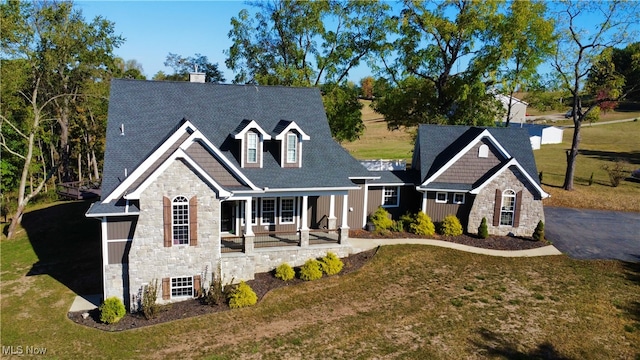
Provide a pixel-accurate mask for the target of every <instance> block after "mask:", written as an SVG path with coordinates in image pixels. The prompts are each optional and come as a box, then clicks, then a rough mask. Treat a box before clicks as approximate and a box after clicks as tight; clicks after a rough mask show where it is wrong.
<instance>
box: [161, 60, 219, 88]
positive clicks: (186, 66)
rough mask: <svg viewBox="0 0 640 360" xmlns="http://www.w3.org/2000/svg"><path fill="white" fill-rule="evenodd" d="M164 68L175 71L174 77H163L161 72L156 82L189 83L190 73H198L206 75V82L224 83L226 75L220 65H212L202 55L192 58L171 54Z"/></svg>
mask: <svg viewBox="0 0 640 360" xmlns="http://www.w3.org/2000/svg"><path fill="white" fill-rule="evenodd" d="M164 66H168V67H170V68H172V69H173V74H172V75H165V76H164V77H162V76H161V75H160V72H159V73H158V74H156V76H155V77H154V80H173V81H189V73H192V72H194V71H198V72H201V73H204V74H205V81H206V82H213V83H223V82H225V79H224V75H222V73H221V72H220V70H219V69H218V64H212V63H210V62H209V59H208V58H207V57H206V56H204V55H200V54H195V55H194V56H192V57H186V58H185V57H182V56H180V55H178V54H173V53H169V55H167V60H166V61H165V62H164Z"/></svg>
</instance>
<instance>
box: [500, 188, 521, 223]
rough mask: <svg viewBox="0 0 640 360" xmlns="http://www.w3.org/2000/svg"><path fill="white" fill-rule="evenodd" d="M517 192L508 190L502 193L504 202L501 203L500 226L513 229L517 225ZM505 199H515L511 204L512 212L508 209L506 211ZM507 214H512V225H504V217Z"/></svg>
mask: <svg viewBox="0 0 640 360" xmlns="http://www.w3.org/2000/svg"><path fill="white" fill-rule="evenodd" d="M516 195H517V194H516V192H515V191H514V190H511V189H507V190H505V191H503V192H502V200H501V202H500V222H499V224H498V225H499V226H509V227H513V226H514V224H515V219H516V206H517V204H516ZM505 199H513V201H512V202H511V205H512V208H511V210H509V209H507V210H505V207H504V203H505ZM506 214H511V221H510V223H503V221H502V220H503V215H506Z"/></svg>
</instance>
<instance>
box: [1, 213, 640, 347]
mask: <svg viewBox="0 0 640 360" xmlns="http://www.w3.org/2000/svg"><path fill="white" fill-rule="evenodd" d="M86 206H87V205H86V204H84V203H81V202H69V203H59V204H55V205H53V206H51V207H49V208H43V209H39V210H35V211H31V212H30V213H28V214H27V215H25V216H26V220H27V224H26V226H27V228H26V232H23V233H22V235H21V236H20V238H19V239H16V240H12V241H2V243H0V247H1V248H0V250H1V260H2V264H1V274H0V276H1V280H2V282H1V285H0V290H1V294H2V297H1V301H2V320H1V321H2V323H1V325H2V335H1V343H2V346H3V349H5V350H4V351H5V353H4V354H3V356H2V357H3V358H7V357H9V356H7V353H6V352H7V351H9V348H8V347H9V346H13V347H14V348H13V349H14V350H15V349H18V347H19V346H21V347H22V350H23V351H26V350H27V349H31V351H34V350H33V349H34V348H28V347H35V349H39V351H42V349H46V355H48V356H50V357H53V358H61V359H85V358H92V359H100V358H112V359H115V358H118V359H125V358H126V359H134V358H151V359H165V358H181V359H189V358H198V359H203V358H204V359H258V358H261V359H282V358H294V359H296V358H300V359H301V358H304V359H314V358H316V359H320V358H321V359H344V358H355V359H369V358H389V359H395V358H402V359H460V358H466V359H481V358H509V359H513V358H518V359H528V358H547V359H567V358H576V359H577V358H580V359H610V358H624V359H631V358H634V357H637V356H640V302H639V300H638V299H640V267H639V264H630V263H623V262H618V261H578V260H571V259H569V258H567V257H565V256H553V257H544V258H495V257H489V256H483V255H474V254H469V253H463V252H458V251H455V250H449V249H442V248H435V247H429V246H419V245H405V246H392V247H383V248H381V249H380V250H379V251H378V253H377V254H376V256H375V257H374V258H373V260H371V261H370V262H369V263H367V264H366V265H365V266H364V267H363V268H362V269H360V270H359V271H357V272H354V273H351V274H348V275H343V276H340V275H338V276H334V277H331V278H325V279H322V280H318V281H314V282H309V283H304V284H302V285H298V286H294V287H286V288H281V289H278V290H275V291H273V292H271V293H269V294H268V295H267V296H266V297H265V298H264V299H263V300H262V301H261V302H259V303H258V304H257V305H256V306H254V307H252V308H246V309H242V310H232V311H228V312H223V313H214V314H209V315H204V316H200V317H195V318H189V319H183V320H178V321H174V322H171V323H166V324H161V325H154V326H149V327H142V328H139V329H136V330H129V331H123V332H108V331H101V330H96V329H92V328H86V327H83V326H81V325H78V324H76V323H74V322H72V321H70V320H69V319H67V317H66V312H67V311H68V309H69V306H70V305H71V302H72V301H73V298H74V297H75V294H76V292H78V291H82V289H83V288H85V289H86V286H91V285H88V284H83V279H86V278H88V277H91V276H93V275H92V274H95V273H97V272H99V265H98V264H99V263H100V261H99V240H98V238H97V236H98V233H99V232H98V231H97V222H96V221H95V220H91V219H83V218H82V217H81V215H82V212H83V211H84V210H85V209H86ZM36 223H37V224H39V225H38V226H37V230H35V229H36V228H34V226H35V224H36ZM69 229H77V231H71V232H69V231H68V230H69ZM92 230H96V231H92ZM96 256H97V257H98V259H96ZM93 286H94V287H95V285H93ZM98 287H99V285H98ZM585 340H588V341H585Z"/></svg>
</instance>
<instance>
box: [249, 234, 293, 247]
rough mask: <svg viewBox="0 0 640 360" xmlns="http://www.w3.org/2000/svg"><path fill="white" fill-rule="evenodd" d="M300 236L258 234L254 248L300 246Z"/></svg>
mask: <svg viewBox="0 0 640 360" xmlns="http://www.w3.org/2000/svg"><path fill="white" fill-rule="evenodd" d="M298 245H300V234H299V233H298V232H297V231H296V232H268V233H256V234H255V238H254V240H253V247H254V248H256V249H257V248H267V247H274V246H298Z"/></svg>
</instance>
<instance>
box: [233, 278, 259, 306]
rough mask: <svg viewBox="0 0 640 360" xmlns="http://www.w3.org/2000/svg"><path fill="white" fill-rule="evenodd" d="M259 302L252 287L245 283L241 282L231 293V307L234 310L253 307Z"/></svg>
mask: <svg viewBox="0 0 640 360" xmlns="http://www.w3.org/2000/svg"><path fill="white" fill-rule="evenodd" d="M257 302H258V295H256V293H255V292H254V291H253V289H251V286H249V285H247V283H245V282H244V281H241V282H240V284H238V285H237V286H235V288H234V289H233V290H231V291H230V292H229V307H230V308H232V309H238V308H241V307H245V306H252V305H255V304H256V303H257Z"/></svg>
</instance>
